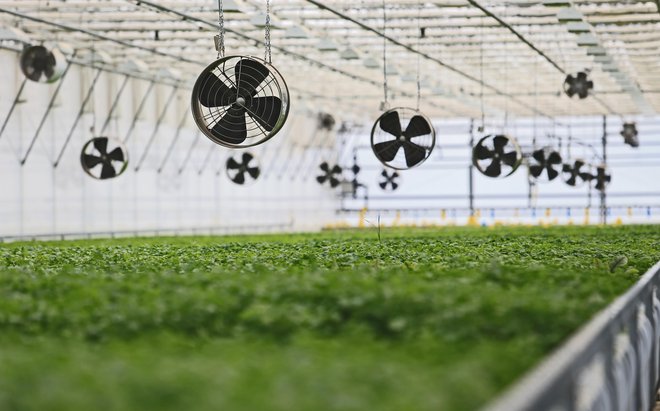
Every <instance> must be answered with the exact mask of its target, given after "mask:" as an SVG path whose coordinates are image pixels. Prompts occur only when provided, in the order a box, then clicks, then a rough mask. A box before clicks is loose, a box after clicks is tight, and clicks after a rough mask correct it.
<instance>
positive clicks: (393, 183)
mask: <svg viewBox="0 0 660 411" xmlns="http://www.w3.org/2000/svg"><path fill="white" fill-rule="evenodd" d="M397 188H399V185H398V184H397V183H395V182H394V181H392V191H396V189H397Z"/></svg>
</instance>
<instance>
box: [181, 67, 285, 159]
mask: <svg viewBox="0 0 660 411" xmlns="http://www.w3.org/2000/svg"><path fill="white" fill-rule="evenodd" d="M192 113H193V117H194V119H195V123H197V126H198V127H199V129H200V130H201V131H202V133H204V135H206V136H207V137H208V138H209V139H211V141H213V142H214V143H216V144H219V145H221V146H225V147H229V148H244V147H251V146H256V145H258V144H261V143H264V142H266V141H267V140H269V139H271V138H272V137H273V136H275V134H277V133H278V132H279V131H280V130H281V129H282V126H283V125H284V122H285V121H286V119H287V117H288V114H289V90H288V89H287V86H286V82H285V81H284V79H283V78H282V76H281V75H280V74H279V72H278V71H277V70H276V69H275V68H274V67H273V66H272V65H270V64H269V63H267V62H266V61H264V60H261V59H258V58H256V57H244V56H228V57H223V58H221V59H218V60H216V61H214V62H213V63H211V65H209V66H208V67H207V68H206V69H204V71H203V72H202V74H201V75H200V76H199V78H197V81H196V82H195V86H194V87H193V93H192Z"/></svg>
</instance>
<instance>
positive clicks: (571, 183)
mask: <svg viewBox="0 0 660 411" xmlns="http://www.w3.org/2000/svg"><path fill="white" fill-rule="evenodd" d="M566 184H568V185H569V186H574V185H575V184H577V178H575V176H571V178H569V179H568V180H566Z"/></svg>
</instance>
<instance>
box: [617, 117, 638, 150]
mask: <svg viewBox="0 0 660 411" xmlns="http://www.w3.org/2000/svg"><path fill="white" fill-rule="evenodd" d="M638 134H639V133H638V132H637V124H635V123H624V124H623V129H622V130H621V136H622V137H623V142H624V143H626V144H628V145H629V146H630V147H639V138H638V137H637V135H638Z"/></svg>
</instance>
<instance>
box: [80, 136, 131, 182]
mask: <svg viewBox="0 0 660 411" xmlns="http://www.w3.org/2000/svg"><path fill="white" fill-rule="evenodd" d="M104 140H105V142H106V147H107V149H106V150H105V151H106V156H108V155H107V153H112V152H113V151H114V150H116V149H119V150H121V153H122V157H123V159H122V160H121V161H120V160H114V159H110V160H108V162H109V163H110V164H111V165H112V168H113V169H114V170H115V173H116V174H115V175H113V176H111V177H104V176H103V175H102V173H103V167H104V164H103V159H102V157H103V153H101V152H100V151H99V149H98V146H99V144H100V143H101V144H102V142H103V141H104ZM86 156H94V157H99V158H101V161H99V162H98V164H96V165H94V166H92V167H89V166H88V165H87V164H86V161H85V157H86ZM80 164H81V165H82V168H83V170H84V171H85V173H87V175H89V176H90V177H92V178H94V179H96V180H107V179H110V178H115V177H119V176H120V175H122V174H123V173H124V171H126V168H128V151H127V150H126V146H124V144H123V143H122V142H121V141H119V140H118V139H115V138H110V137H94V138H92V139H91V140H89V141H88V142H87V143H85V145H84V146H83V148H82V151H81V152H80Z"/></svg>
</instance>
